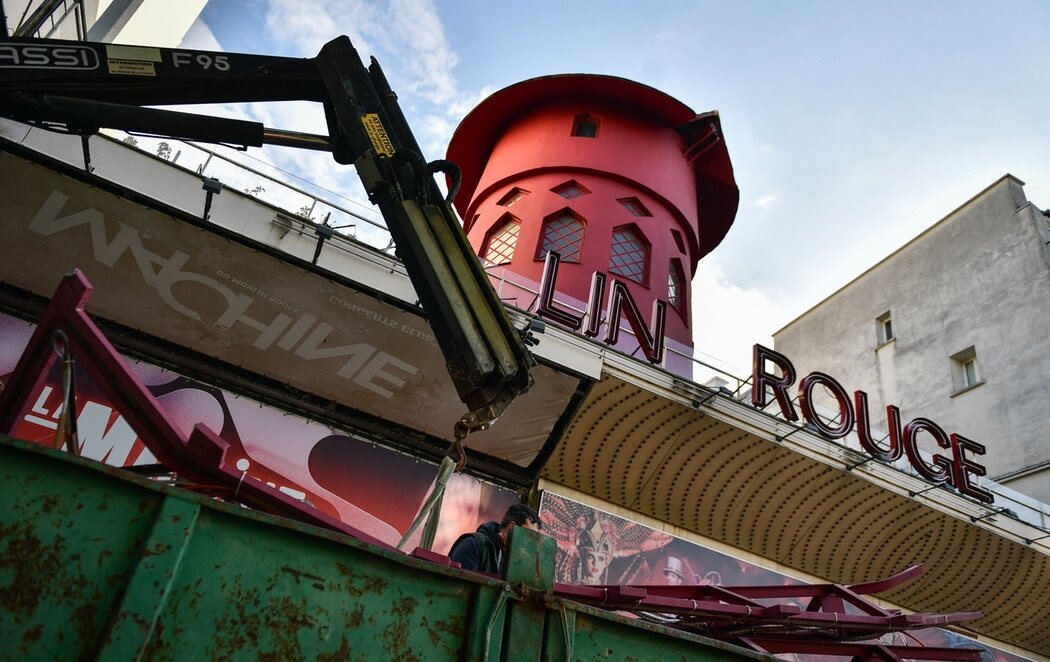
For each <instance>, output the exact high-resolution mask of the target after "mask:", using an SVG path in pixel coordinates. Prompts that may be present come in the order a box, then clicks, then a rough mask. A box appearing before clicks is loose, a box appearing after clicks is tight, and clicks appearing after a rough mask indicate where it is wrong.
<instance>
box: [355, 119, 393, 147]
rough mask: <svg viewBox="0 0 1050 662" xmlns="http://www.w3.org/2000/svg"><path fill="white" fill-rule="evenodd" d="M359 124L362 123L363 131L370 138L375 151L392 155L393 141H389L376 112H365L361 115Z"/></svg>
mask: <svg viewBox="0 0 1050 662" xmlns="http://www.w3.org/2000/svg"><path fill="white" fill-rule="evenodd" d="M361 124H363V125H364V127H365V133H367V134H368V137H369V138H370V139H371V140H372V147H374V148H375V150H376V152H378V153H379V154H383V155H384V156H393V155H394V143H392V142H390V136H388V135H387V133H386V129H385V128H384V127H383V122H382V121H381V120H380V119H379V115H378V114H376V113H365V114H364V115H362V116H361Z"/></svg>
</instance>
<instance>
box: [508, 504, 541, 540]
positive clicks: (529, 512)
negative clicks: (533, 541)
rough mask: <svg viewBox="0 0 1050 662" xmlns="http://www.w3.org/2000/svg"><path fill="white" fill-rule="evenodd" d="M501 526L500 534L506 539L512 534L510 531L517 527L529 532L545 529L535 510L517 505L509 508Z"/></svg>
mask: <svg viewBox="0 0 1050 662" xmlns="http://www.w3.org/2000/svg"><path fill="white" fill-rule="evenodd" d="M499 526H500V533H501V534H502V535H503V537H504V538H506V537H507V536H508V535H509V534H510V530H511V529H513V528H514V527H515V526H520V527H521V528H523V529H528V530H529V531H539V530H540V529H542V528H543V523H542V522H540V516H539V515H538V514H537V513H536V511H535V510H533V509H532V508H529V507H528V506H526V505H524V504H521V503H517V504H514V505H513V506H511V507H510V508H507V513H506V514H505V515H504V516H503V519H502V520H500V523H499Z"/></svg>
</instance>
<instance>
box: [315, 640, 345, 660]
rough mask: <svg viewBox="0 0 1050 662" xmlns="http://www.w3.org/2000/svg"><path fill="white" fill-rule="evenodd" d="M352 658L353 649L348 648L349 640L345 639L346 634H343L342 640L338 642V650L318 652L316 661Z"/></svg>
mask: <svg viewBox="0 0 1050 662" xmlns="http://www.w3.org/2000/svg"><path fill="white" fill-rule="evenodd" d="M351 659H353V650H352V649H351V648H350V642H349V641H347V640H346V635H345V634H344V635H343V638H342V640H341V641H340V642H339V648H338V650H335V651H333V652H331V653H318V654H317V660H318V662H345V661H346V660H351Z"/></svg>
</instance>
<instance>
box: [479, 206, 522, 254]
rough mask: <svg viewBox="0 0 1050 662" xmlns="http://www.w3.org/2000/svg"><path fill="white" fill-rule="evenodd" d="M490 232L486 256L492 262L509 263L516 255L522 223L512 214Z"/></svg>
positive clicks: (486, 244) (486, 243)
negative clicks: (515, 249) (515, 250)
mask: <svg viewBox="0 0 1050 662" xmlns="http://www.w3.org/2000/svg"><path fill="white" fill-rule="evenodd" d="M504 219H505V220H504V221H503V222H502V223H500V224H498V225H497V226H496V227H495V228H493V229H492V230H491V231H490V232H489V237H488V240H487V241H486V242H485V253H484V257H485V259H486V260H488V261H489V262H491V263H492V264H509V263H510V261H511V259H512V258H513V257H514V248H515V247H516V246H517V245H518V234H519V233H520V231H521V224H520V223H518V220H517V219H516V218H514V217H513V216H511V215H509V214H508V215H507V216H505V217H504Z"/></svg>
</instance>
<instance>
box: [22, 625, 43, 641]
mask: <svg viewBox="0 0 1050 662" xmlns="http://www.w3.org/2000/svg"><path fill="white" fill-rule="evenodd" d="M42 634H44V624H43V623H37V624H36V625H34V626H33V627H31V628H29V629H28V630H26V631H25V632H24V633H23V634H22V642H23V643H26V644H35V643H36V642H38V641H40V636H41V635H42Z"/></svg>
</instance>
